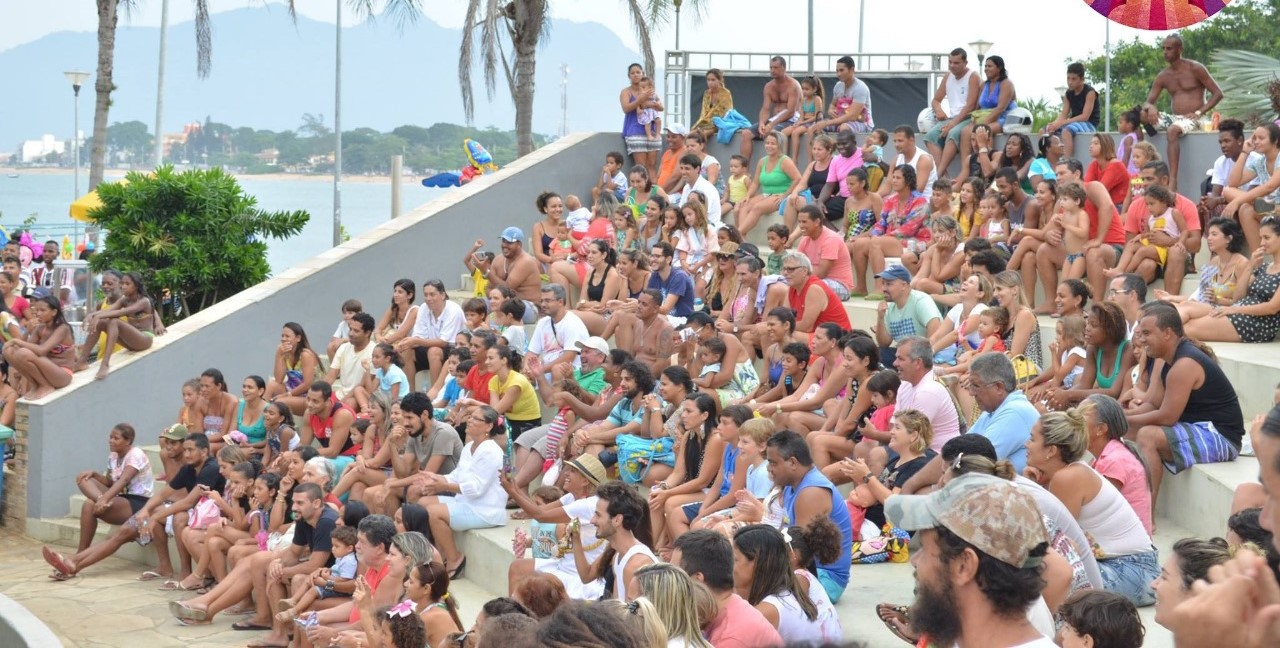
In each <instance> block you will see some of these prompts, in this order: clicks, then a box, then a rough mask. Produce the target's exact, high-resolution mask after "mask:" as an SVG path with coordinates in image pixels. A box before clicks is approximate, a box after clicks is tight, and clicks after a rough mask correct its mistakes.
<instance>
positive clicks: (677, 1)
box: [675, 0, 684, 52]
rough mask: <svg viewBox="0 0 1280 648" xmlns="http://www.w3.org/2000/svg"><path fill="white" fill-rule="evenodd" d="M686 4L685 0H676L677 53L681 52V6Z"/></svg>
mask: <svg viewBox="0 0 1280 648" xmlns="http://www.w3.org/2000/svg"><path fill="white" fill-rule="evenodd" d="M682 4H684V0H675V5H676V51H677V52H679V51H680V5H682Z"/></svg>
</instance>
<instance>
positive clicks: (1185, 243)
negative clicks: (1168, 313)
mask: <svg viewBox="0 0 1280 648" xmlns="http://www.w3.org/2000/svg"><path fill="white" fill-rule="evenodd" d="M1137 181H1138V182H1137V188H1138V189H1142V190H1144V191H1145V190H1146V189H1147V188H1148V187H1153V186H1160V187H1164V188H1165V189H1169V191H1170V192H1172V191H1173V190H1172V189H1170V188H1169V182H1170V178H1169V166H1168V165H1167V164H1165V163H1164V162H1161V161H1159V160H1152V161H1150V162H1148V163H1146V165H1144V166H1143V167H1142V169H1141V170H1139V171H1138V177H1137ZM1138 193H1139V192H1137V191H1135V192H1134V197H1135V199H1134V200H1131V201H1129V212H1128V214H1126V215H1125V219H1124V233H1125V236H1126V237H1127V238H1128V239H1129V241H1128V243H1127V245H1141V242H1138V241H1136V239H1137V237H1138V235H1139V234H1140V233H1142V230H1143V226H1144V225H1145V224H1146V222H1147V219H1148V218H1150V216H1151V210H1150V209H1147V201H1145V200H1142V199H1141V198H1140V197H1138ZM1173 195H1174V201H1175V205H1174V209H1175V210H1176V211H1177V212H1179V213H1180V214H1182V219H1183V221H1182V222H1184V223H1186V224H1187V226H1186V227H1184V228H1183V229H1182V231H1181V232H1180V233H1179V236H1178V238H1173V237H1172V236H1169V234H1168V233H1167V232H1165V231H1164V230H1161V229H1158V230H1153V231H1151V234H1150V236H1151V244H1152V245H1159V246H1161V247H1165V248H1168V249H1169V256H1168V259H1167V261H1166V262H1165V266H1164V289H1165V290H1166V291H1167V292H1168V293H1169V294H1170V295H1180V294H1182V280H1183V279H1185V278H1186V276H1187V266H1188V265H1190V263H1191V259H1192V258H1194V257H1195V255H1196V253H1197V252H1199V251H1200V242H1201V232H1200V230H1201V224H1200V208H1199V207H1198V206H1197V205H1196V204H1195V203H1193V202H1191V199H1190V198H1187V197H1186V196H1184V195H1182V194H1180V193H1174V194H1173ZM1159 272H1160V265H1159V264H1158V263H1156V262H1155V260H1154V259H1147V260H1146V261H1143V262H1142V263H1141V264H1139V265H1138V272H1137V274H1138V275H1139V276H1141V277H1142V279H1143V281H1146V282H1147V283H1151V282H1152V281H1155V280H1156V277H1157V276H1159Z"/></svg>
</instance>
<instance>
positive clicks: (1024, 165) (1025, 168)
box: [978, 133, 1035, 193]
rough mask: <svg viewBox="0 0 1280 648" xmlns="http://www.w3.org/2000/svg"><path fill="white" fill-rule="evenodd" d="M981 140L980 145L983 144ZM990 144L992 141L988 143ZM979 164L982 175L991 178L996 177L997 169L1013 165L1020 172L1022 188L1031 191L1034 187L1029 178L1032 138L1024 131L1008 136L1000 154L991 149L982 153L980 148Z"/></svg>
mask: <svg viewBox="0 0 1280 648" xmlns="http://www.w3.org/2000/svg"><path fill="white" fill-rule="evenodd" d="M981 144H982V143H981V142H979V145H980V146H981ZM987 145H988V146H989V145H990V142H988V143H987ZM978 153H979V155H978V164H980V165H981V166H982V176H983V177H984V178H987V179H990V178H994V177H995V175H996V171H999V170H1000V169H1003V168H1004V167H1013V168H1014V170H1016V171H1017V172H1018V181H1019V183H1020V184H1021V185H1022V190H1023V191H1025V192H1027V193H1031V192H1032V191H1033V190H1034V189H1033V187H1032V186H1031V183H1030V181H1029V180H1028V177H1027V176H1028V175H1029V173H1030V171H1031V161H1032V160H1033V159H1034V157H1035V156H1034V154H1033V153H1032V152H1031V138H1030V137H1027V136H1026V135H1024V134H1022V133H1014V134H1012V135H1010V136H1009V137H1007V138H1006V139H1005V141H1004V148H1003V149H1001V150H1000V153H999V154H996V152H995V151H991V154H990V155H982V154H981V153H982V149H981V148H979V149H978Z"/></svg>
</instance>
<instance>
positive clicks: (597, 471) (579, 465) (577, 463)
mask: <svg viewBox="0 0 1280 648" xmlns="http://www.w3.org/2000/svg"><path fill="white" fill-rule="evenodd" d="M569 465H570V466H573V467H574V469H576V470H577V471H578V472H580V473H582V476H583V477H586V478H587V481H589V482H591V483H592V484H594V485H596V486H599V485H600V484H603V483H605V482H607V481H609V473H608V472H607V471H606V470H605V469H604V464H602V463H600V460H599V459H597V458H596V456H595V455H591V454H584V455H582V456H580V457H578V458H577V459H570V460H569Z"/></svg>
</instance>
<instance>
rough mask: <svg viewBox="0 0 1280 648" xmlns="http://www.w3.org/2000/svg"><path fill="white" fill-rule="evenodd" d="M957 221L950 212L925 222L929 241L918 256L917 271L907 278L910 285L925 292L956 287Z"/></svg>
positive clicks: (958, 257) (961, 260)
mask: <svg viewBox="0 0 1280 648" xmlns="http://www.w3.org/2000/svg"><path fill="white" fill-rule="evenodd" d="M959 245H960V225H959V223H957V222H956V219H954V218H952V217H950V216H939V217H936V218H934V219H933V220H932V221H930V223H929V243H928V244H927V247H926V248H925V251H924V254H923V255H921V257H920V271H919V272H917V273H915V274H914V275H913V276H912V278H911V287H912V288H915V289H916V290H919V291H920V292H923V293H925V294H928V295H941V294H944V293H953V292H956V289H957V288H959V287H960V279H959V276H960V266H961V265H963V264H964V255H963V254H961V253H960V251H959V250H958V248H959Z"/></svg>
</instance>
